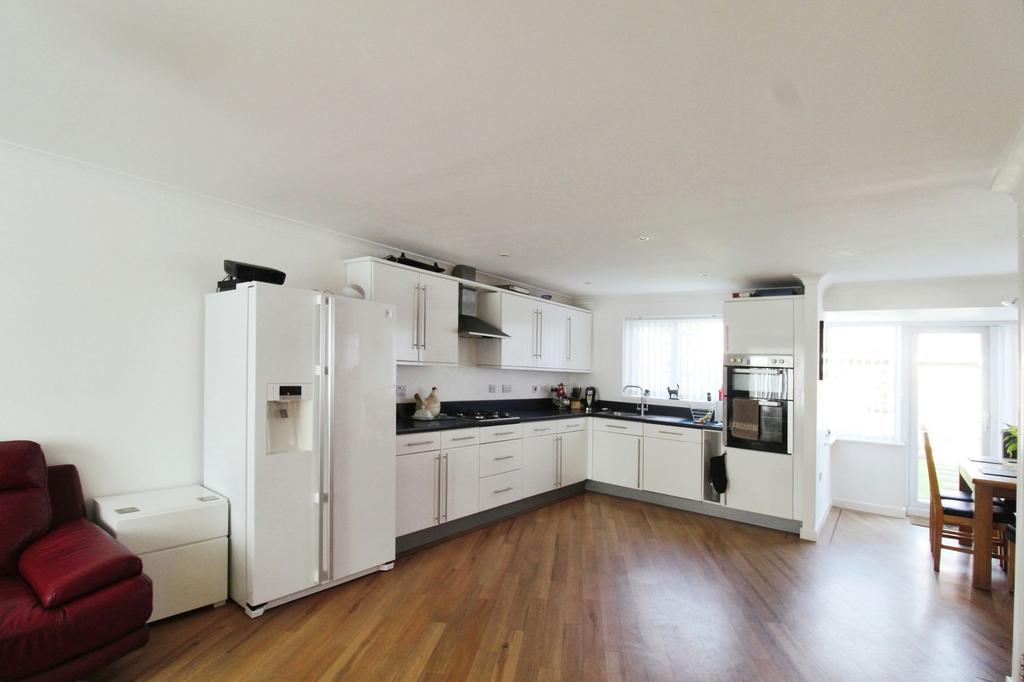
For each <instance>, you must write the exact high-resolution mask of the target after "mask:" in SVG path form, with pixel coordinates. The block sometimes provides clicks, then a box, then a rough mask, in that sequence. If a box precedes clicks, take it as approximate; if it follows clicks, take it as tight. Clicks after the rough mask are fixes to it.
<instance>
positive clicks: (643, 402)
mask: <svg viewBox="0 0 1024 682" xmlns="http://www.w3.org/2000/svg"><path fill="white" fill-rule="evenodd" d="M630 388H635V389H636V390H638V391H640V402H639V403H637V405H636V409H637V410H639V411H640V416H641V417H642V416H644V414H646V413H647V408H648V407H650V405H648V404H647V396H649V395H650V394H651V392H650V391H649V390H648V389H646V388H644V387H643V386H637V385H636V384H627V385H625V386H623V387H622V392H623V393H625V392H626V390H627V389H630Z"/></svg>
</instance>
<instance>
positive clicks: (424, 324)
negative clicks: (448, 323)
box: [420, 284, 427, 350]
mask: <svg viewBox="0 0 1024 682" xmlns="http://www.w3.org/2000/svg"><path fill="white" fill-rule="evenodd" d="M420 290H421V291H423V340H422V341H421V342H420V350H426V349H427V285H425V284H424V285H423V286H422V287H420Z"/></svg>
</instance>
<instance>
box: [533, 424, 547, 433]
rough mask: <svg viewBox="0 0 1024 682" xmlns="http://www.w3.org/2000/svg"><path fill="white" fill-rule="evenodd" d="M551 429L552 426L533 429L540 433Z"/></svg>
mask: <svg viewBox="0 0 1024 682" xmlns="http://www.w3.org/2000/svg"><path fill="white" fill-rule="evenodd" d="M550 430H551V427H550V426H549V427H547V428H546V429H534V430H533V431H534V433H540V432H541V431H550Z"/></svg>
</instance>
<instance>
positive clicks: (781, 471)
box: [725, 448, 793, 519]
mask: <svg viewBox="0 0 1024 682" xmlns="http://www.w3.org/2000/svg"><path fill="white" fill-rule="evenodd" d="M725 469H726V473H727V474H728V476H729V487H728V488H727V489H726V501H727V505H728V506H729V507H732V508H734V509H740V510H742V511H748V512H755V513H757V514H765V515H767V516H775V517H778V518H782V519H791V518H793V457H792V456H791V455H777V454H775V453H770V452H755V451H753V450H739V449H737V448H726V454H725Z"/></svg>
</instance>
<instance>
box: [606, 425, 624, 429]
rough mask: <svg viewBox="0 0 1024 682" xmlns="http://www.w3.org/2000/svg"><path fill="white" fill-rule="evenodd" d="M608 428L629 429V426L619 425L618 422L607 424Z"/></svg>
mask: <svg viewBox="0 0 1024 682" xmlns="http://www.w3.org/2000/svg"><path fill="white" fill-rule="evenodd" d="M604 427H605V428H606V429H628V428H629V427H628V426H618V425H617V424H605V425H604Z"/></svg>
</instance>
